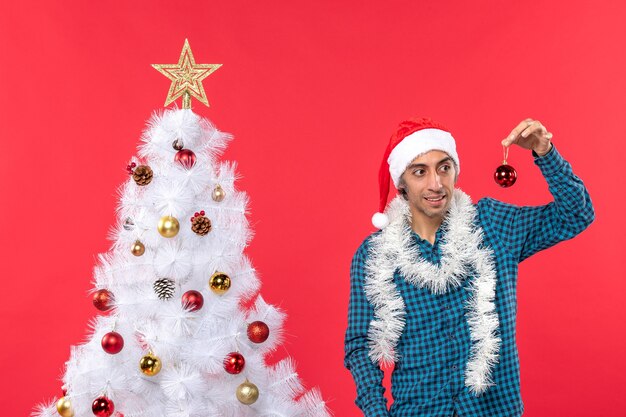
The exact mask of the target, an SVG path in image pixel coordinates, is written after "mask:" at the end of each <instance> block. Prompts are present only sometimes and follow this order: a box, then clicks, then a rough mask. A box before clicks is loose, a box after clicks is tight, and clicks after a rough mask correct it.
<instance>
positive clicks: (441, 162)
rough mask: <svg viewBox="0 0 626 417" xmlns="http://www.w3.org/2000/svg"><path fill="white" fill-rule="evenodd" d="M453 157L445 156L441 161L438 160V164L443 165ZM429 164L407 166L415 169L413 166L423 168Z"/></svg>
mask: <svg viewBox="0 0 626 417" xmlns="http://www.w3.org/2000/svg"><path fill="white" fill-rule="evenodd" d="M451 161H452V158H451V157H449V156H448V157H445V158H443V159H442V160H441V161H439V162H437V165H441V164H443V163H444V162H451ZM427 166H428V165H426V164H411V165H409V166H408V167H406V169H413V168H422V167H427Z"/></svg>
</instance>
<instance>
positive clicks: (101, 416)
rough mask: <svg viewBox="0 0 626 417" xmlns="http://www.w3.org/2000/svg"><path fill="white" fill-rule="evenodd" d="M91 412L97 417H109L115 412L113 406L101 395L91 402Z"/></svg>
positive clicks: (109, 400)
mask: <svg viewBox="0 0 626 417" xmlns="http://www.w3.org/2000/svg"><path fill="white" fill-rule="evenodd" d="M91 411H93V413H94V414H95V415H96V416H98V417H110V416H111V415H112V414H113V412H114V411H115V404H113V401H112V400H111V399H109V398H107V397H105V396H104V395H103V396H102V397H98V398H96V399H95V400H93V403H92V404H91Z"/></svg>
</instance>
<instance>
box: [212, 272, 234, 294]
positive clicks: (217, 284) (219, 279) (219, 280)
mask: <svg viewBox="0 0 626 417" xmlns="http://www.w3.org/2000/svg"><path fill="white" fill-rule="evenodd" d="M209 287H211V289H212V290H213V292H214V293H216V294H218V295H222V294H224V293H225V292H226V291H228V289H229V288H230V277H229V276H228V275H226V274H225V273H223V272H216V273H214V274H213V275H211V278H210V279H209Z"/></svg>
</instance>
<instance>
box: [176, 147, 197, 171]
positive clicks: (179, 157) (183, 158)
mask: <svg viewBox="0 0 626 417" xmlns="http://www.w3.org/2000/svg"><path fill="white" fill-rule="evenodd" d="M174 160H175V161H176V162H178V163H179V164H181V165H182V166H184V167H185V168H187V169H189V168H191V167H193V166H194V165H195V164H196V154H195V153H193V151H192V150H190V149H181V150H180V151H178V152H176V156H175V157H174Z"/></svg>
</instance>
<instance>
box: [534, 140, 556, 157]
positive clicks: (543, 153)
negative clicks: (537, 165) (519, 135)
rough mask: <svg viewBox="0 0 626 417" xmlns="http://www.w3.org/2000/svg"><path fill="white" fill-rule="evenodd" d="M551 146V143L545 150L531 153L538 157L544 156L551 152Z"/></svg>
mask: <svg viewBox="0 0 626 417" xmlns="http://www.w3.org/2000/svg"><path fill="white" fill-rule="evenodd" d="M552 146H553V145H552V142H550V143H549V145H548V148H547V149H545V150H544V149H533V151H534V152H535V153H536V154H537V155H538V156H540V157H541V156H545V155H547V154H548V152H550V151H551V150H552Z"/></svg>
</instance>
